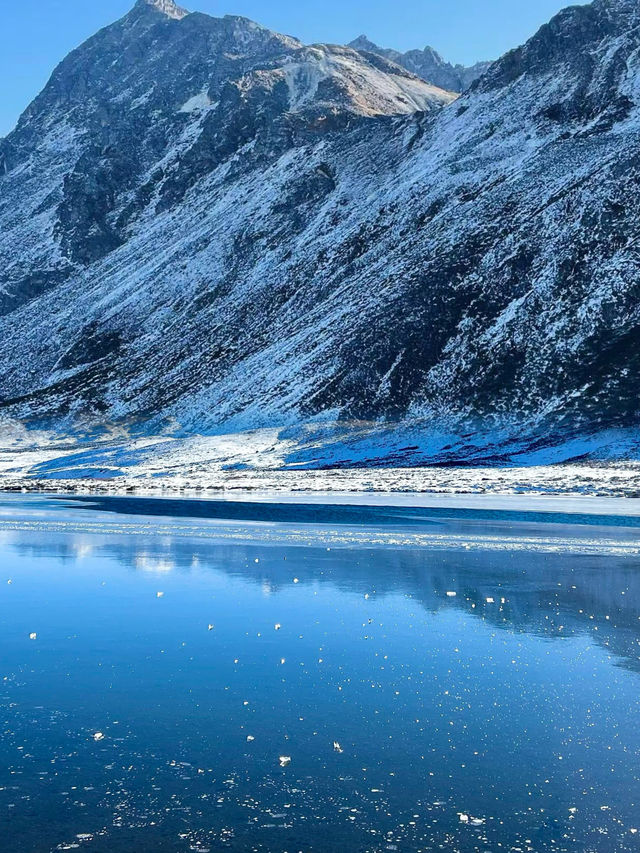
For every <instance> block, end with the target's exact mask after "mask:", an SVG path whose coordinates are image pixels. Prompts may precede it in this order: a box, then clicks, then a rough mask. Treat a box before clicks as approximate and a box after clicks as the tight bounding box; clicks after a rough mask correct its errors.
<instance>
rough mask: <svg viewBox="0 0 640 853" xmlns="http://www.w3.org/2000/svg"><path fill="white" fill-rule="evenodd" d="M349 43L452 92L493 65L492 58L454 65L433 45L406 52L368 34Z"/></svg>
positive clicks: (350, 45)
mask: <svg viewBox="0 0 640 853" xmlns="http://www.w3.org/2000/svg"><path fill="white" fill-rule="evenodd" d="M349 47H353V48H354V49H355V50H359V51H362V52H363V53H375V54H377V55H379V56H384V57H385V58H386V59H389V60H391V62H395V63H396V64H397V65H401V66H402V67H403V68H406V69H407V71H411V73H412V74H415V75H416V76H417V77H421V78H422V79H423V80H426V81H427V82H429V83H432V84H433V85H434V86H439V87H440V88H441V89H445V90H447V91H450V92H458V93H460V92H465V91H466V90H467V89H468V88H469V86H471V85H472V84H473V83H475V81H476V80H477V79H478V78H479V77H481V76H482V75H483V74H484V72H485V71H486V70H487V69H488V68H489V66H490V65H491V63H490V62H476V63H474V64H473V65H469V66H465V65H459V64H456V65H453V64H452V63H450V62H447V61H446V60H445V59H443V58H442V56H440V54H439V53H438V51H437V50H435V49H434V48H432V47H429V45H427V47H425V48H424V49H423V50H408V51H405V52H404V53H403V52H402V51H399V50H393V49H392V48H386V47H380V46H379V45H377V44H375V42H372V41H371V39H369V38H368V36H366V35H361V36H358V38H357V39H354V40H353V41H351V42H349Z"/></svg>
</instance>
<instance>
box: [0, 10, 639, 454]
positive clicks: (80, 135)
mask: <svg viewBox="0 0 640 853" xmlns="http://www.w3.org/2000/svg"><path fill="white" fill-rule="evenodd" d="M370 57H371V58H370ZM114 62H115V65H114V64H113V63H114ZM405 73H406V75H407V76H405ZM639 97H640V9H639V7H638V4H637V3H636V2H633V3H632V2H629V0H596V2H595V3H593V4H592V5H591V6H583V7H576V8H572V9H569V10H567V11H565V12H563V13H561V14H560V15H558V16H557V17H556V18H554V20H553V21H552V22H551V23H550V24H549V25H547V26H546V27H543V29H542V30H541V31H540V32H539V33H538V34H537V35H536V36H535V37H534V38H533V39H532V40H531V41H530V42H529V43H528V44H527V45H525V46H524V47H523V48H520V49H518V50H516V51H514V52H512V53H510V54H508V55H507V56H506V57H504V58H503V59H502V60H500V61H499V62H497V63H496V64H495V65H494V66H492V67H491V68H490V69H489V71H488V72H487V73H486V74H485V75H484V76H483V78H482V79H481V80H480V81H479V82H477V83H476V84H475V85H474V86H473V87H472V89H471V90H470V91H469V92H468V93H466V94H465V95H463V96H462V97H461V98H460V99H459V100H458V101H457V102H455V103H450V101H451V96H447V95H446V94H444V93H442V92H441V91H440V90H436V89H434V88H433V87H429V86H427V85H426V84H424V83H423V82H421V81H419V80H417V79H416V78H415V77H414V76H412V75H409V74H408V73H407V72H404V71H401V70H400V69H398V68H397V66H394V65H391V64H389V63H388V62H387V61H386V60H385V59H384V58H381V57H374V56H373V55H372V54H367V55H363V54H360V53H357V52H355V51H353V50H350V49H348V48H332V47H326V46H314V47H303V46H301V45H300V44H299V43H297V42H295V40H292V39H289V38H287V37H283V36H278V35H276V34H273V33H270V32H268V31H266V30H263V29H261V28H259V27H257V26H256V25H254V24H251V23H250V22H248V21H245V20H243V19H239V18H223V19H212V18H208V17H206V16H203V15H197V14H193V15H188V16H186V17H184V18H182V19H179V20H178V19H175V18H173V17H167V16H166V15H164V14H161V13H159V12H158V10H157V9H156V8H153V7H151V6H148V5H147V4H146V3H142V4H138V6H136V8H135V9H134V10H133V11H132V12H131V13H130V14H129V15H128V16H127V17H126V18H125V19H123V21H121V22H119V23H117V24H115V25H114V26H113V27H111V28H107V29H106V30H104V31H102V32H101V33H99V34H98V35H97V36H96V37H95V38H94V39H92V40H91V41H90V42H88V43H87V44H86V45H84V46H83V47H82V48H80V49H79V50H78V51H75V52H74V53H73V54H71V56H70V57H69V58H68V59H67V60H65V62H64V63H63V64H62V65H61V66H60V67H59V68H58V69H57V70H56V72H55V74H54V76H53V78H52V80H51V82H50V84H49V85H48V86H47V88H46V89H45V91H44V92H43V94H42V95H41V96H40V97H39V98H38V99H36V101H35V102H34V104H32V106H31V107H30V108H29V110H28V111H27V112H26V113H25V115H24V117H23V118H22V120H21V122H20V124H19V126H18V128H17V130H16V131H15V132H14V133H13V134H12V135H11V136H9V137H8V138H7V139H6V140H4V141H2V142H0V175H1V177H0V259H1V261H2V266H1V268H0V269H1V271H0V281H1V297H0V308H1V309H2V313H3V316H2V318H1V319H0V395H1V398H2V401H3V403H2V405H3V407H4V410H5V411H6V412H8V413H10V414H12V415H14V416H17V417H23V418H40V419H45V418H48V419H52V420H54V421H56V420H57V421H58V422H60V419H63V418H65V419H74V418H78V417H83V418H87V417H89V418H94V419H96V420H106V419H108V420H117V419H136V420H146V421H147V422H148V421H149V420H153V421H156V420H159V419H162V418H175V419H176V420H177V421H178V422H180V423H181V424H182V425H183V426H184V427H185V428H187V429H194V430H197V429H204V428H211V429H231V428H234V429H235V428H242V427H245V426H262V425H264V426H268V425H281V424H291V425H297V424H300V423H301V422H304V421H305V420H308V419H311V418H314V417H316V416H318V415H320V414H322V415H323V417H326V416H327V413H331V415H332V416H334V417H339V418H341V419H344V420H354V419H356V420H357V419H385V420H387V421H388V422H391V423H392V424H396V426H393V427H387V429H388V430H391V431H392V432H396V433H398V432H399V433H402V432H403V431H404V430H406V429H408V426H407V425H413V427H412V428H414V429H415V425H416V424H421V425H422V426H421V427H420V431H421V435H422V436H423V437H424V436H425V435H426V436H427V437H428V436H433V446H434V448H435V450H434V454H435V457H438V455H439V458H443V459H446V458H447V454H448V452H449V450H448V449H447V448H448V447H449V448H450V446H451V445H452V444H453V441H452V440H451V436H452V435H453V436H457V439H456V441H457V442H458V443H457V446H458V447H459V444H460V441H459V437H460V435H461V434H462V435H464V436H466V438H465V441H466V450H465V451H464V453H466V455H467V458H470V459H471V458H481V457H482V458H487V457H489V456H491V457H492V458H499V457H502V458H504V457H505V456H508V454H509V453H510V452H511V450H512V449H513V448H514V447H516V446H517V447H522V446H527V447H536V446H538V445H540V446H544V445H547V444H549V443H553V442H555V441H561V440H566V439H567V438H568V437H571V436H573V437H576V436H584V435H586V434H592V433H594V432H597V431H599V430H602V429H610V428H614V427H631V428H635V427H637V425H638V416H639V399H640V395H639V386H638V371H639V370H640V253H639V252H638V240H639V239H640V237H639V234H638V224H637V223H638V222H639V221H640V192H639V183H640V165H639V164H640V157H639V154H640V112H639V110H638V105H637V102H638V98H639ZM443 105H444V106H443ZM440 107H443V108H440ZM418 108H420V110H421V111H420V112H415V110H416V109H418ZM398 423H399V425H397V424H398ZM443 436H444V437H443ZM392 443H393V441H391V440H388V441H387V440H385V442H384V443H383V444H384V445H385V446H390V445H391V444H392ZM395 446H396V447H397V448H398V450H403V449H406V448H404V445H403V444H402V441H401V440H400V441H396V442H395ZM367 452H368V451H366V450H362V455H363V458H365V457H366V455H367ZM384 452H385V451H384V446H381V448H380V449H379V455H380V456H384ZM576 452H577V451H576ZM336 458H338V459H339V457H336Z"/></svg>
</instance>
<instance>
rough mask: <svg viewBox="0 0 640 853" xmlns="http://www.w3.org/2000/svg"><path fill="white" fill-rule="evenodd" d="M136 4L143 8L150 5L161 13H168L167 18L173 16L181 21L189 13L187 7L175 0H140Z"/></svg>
mask: <svg viewBox="0 0 640 853" xmlns="http://www.w3.org/2000/svg"><path fill="white" fill-rule="evenodd" d="M136 5H137V6H138V7H142V8H145V7H150V8H152V9H155V10H156V11H157V12H160V14H162V15H166V16H167V18H172V19H173V20H175V21H180V20H182V18H185V17H186V16H187V15H188V14H189V12H188V11H187V10H186V9H183V8H182V7H181V6H178V5H176V3H174V2H173V0H138V2H137V4H136Z"/></svg>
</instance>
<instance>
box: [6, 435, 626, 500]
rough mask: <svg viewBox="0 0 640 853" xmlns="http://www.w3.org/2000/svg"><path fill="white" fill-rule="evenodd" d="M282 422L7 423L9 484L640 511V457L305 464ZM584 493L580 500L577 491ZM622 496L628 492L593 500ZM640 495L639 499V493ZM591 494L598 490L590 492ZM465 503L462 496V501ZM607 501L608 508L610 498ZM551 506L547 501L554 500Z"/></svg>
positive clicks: (9, 486) (10, 487) (14, 486)
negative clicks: (136, 428) (183, 425)
mask: <svg viewBox="0 0 640 853" xmlns="http://www.w3.org/2000/svg"><path fill="white" fill-rule="evenodd" d="M283 435H286V433H282V432H281V431H279V430H277V429H266V430H255V431H250V432H244V433H237V434H233V435H221V436H199V435H194V436H189V437H180V436H176V435H160V436H140V437H136V436H132V435H130V434H128V433H127V432H125V431H119V430H114V431H112V432H110V433H108V434H105V435H102V436H100V437H98V438H96V437H87V436H80V437H69V436H60V435H57V434H55V433H48V432H45V431H27V430H25V429H24V428H23V427H21V426H19V425H17V424H10V425H5V427H4V429H3V430H1V431H0V488H1V489H5V490H13V489H27V490H46V491H57V490H63V491H68V490H73V491H93V490H96V491H100V492H114V493H117V492H124V491H129V490H132V489H133V490H136V491H137V492H140V493H147V494H160V493H163V492H170V493H178V492H192V491H193V492H201V491H209V492H215V493H228V494H232V495H239V494H245V495H246V494H252V495H254V496H255V497H260V496H262V495H265V494H273V493H277V494H278V495H279V496H280V497H281V498H284V497H286V496H287V495H296V496H298V498H299V497H300V496H301V495H302V494H306V495H307V496H313V495H319V494H322V495H325V496H326V495H332V496H333V498H332V499H333V500H339V499H340V495H347V496H349V500H350V501H353V500H354V499H356V500H362V501H367V502H369V501H370V500H371V499H372V497H374V498H375V500H376V501H377V500H378V499H379V498H381V497H382V496H384V500H385V501H387V502H388V501H389V500H392V498H391V496H392V495H396V496H397V495H399V494H402V493H405V494H406V493H411V495H412V502H413V503H414V504H416V502H417V503H420V498H419V497H418V496H419V495H422V496H423V498H424V496H428V497H429V501H430V502H433V496H434V495H439V496H440V498H439V501H440V502H443V501H445V504H444V505H446V499H447V496H456V495H457V496H460V495H463V496H465V498H464V505H467V506H474V505H477V503H476V502H478V501H481V502H482V506H483V507H485V508H501V507H502V506H503V505H504V502H503V501H500V500H499V498H500V496H510V497H509V501H508V503H509V506H516V505H517V500H516V497H515V496H523V495H525V496H537V497H542V496H555V497H554V500H553V502H552V503H553V504H555V506H557V508H558V509H560V510H563V511H565V510H567V509H568V508H569V505H568V504H567V502H566V501H563V500H561V499H560V498H561V496H566V497H567V498H571V499H572V500H571V502H570V503H571V505H572V506H576V505H577V506H578V507H581V508H582V507H584V506H586V504H587V503H588V504H589V505H590V506H591V508H592V509H593V507H595V506H596V505H600V508H599V509H597V510H595V511H598V512H601V511H611V512H623V513H625V514H631V513H633V514H636V513H637V514H640V463H637V462H600V463H599V462H590V463H586V462H585V463H583V464H558V465H537V466H527V467H524V466H513V467H491V468H489V467H431V466H429V467H382V468H380V467H377V468H374V467H349V468H328V469H315V470H313V469H312V468H311V467H307V466H305V467H304V468H300V467H299V466H298V463H292V462H291V459H296V460H297V459H299V456H300V454H299V445H298V444H297V443H296V441H295V440H294V439H293V438H291V437H283ZM576 498H578V499H579V501H578V503H577V504H576V502H575V499H576ZM593 498H607V499H611V498H618V499H624V500H622V501H614V502H611V501H610V500H607V501H605V502H604V504H603V502H602V501H598V502H595V503H594V501H593ZM633 498H638V499H639V500H637V501H635V500H633ZM587 499H590V500H588V501H587ZM546 503H547V504H548V501H547V502H546ZM456 505H460V501H459V500H456ZM604 506H607V507H608V509H603V508H602V507H604ZM548 508H549V506H548V505H546V506H545V509H548Z"/></svg>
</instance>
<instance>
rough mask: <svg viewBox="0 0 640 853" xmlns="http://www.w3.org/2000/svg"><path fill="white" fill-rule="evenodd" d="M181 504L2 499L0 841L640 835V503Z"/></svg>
mask: <svg viewBox="0 0 640 853" xmlns="http://www.w3.org/2000/svg"><path fill="white" fill-rule="evenodd" d="M174 512H175V510H174V509H172V508H171V506H169V507H167V505H163V504H157V503H156V504H155V505H154V506H152V507H149V506H148V505H145V504H135V503H133V504H132V503H128V504H124V503H117V502H116V503H114V502H111V503H109V501H100V502H98V503H97V504H94V505H92V504H87V503H82V502H80V501H72V500H70V499H62V500H60V499H54V498H52V499H45V498H32V497H22V496H20V497H4V498H3V497H0V639H1V647H0V732H1V738H0V839H2V841H1V842H0V846H1V849H3V850H5V849H6V850H7V851H16V853H48V851H56V850H69V849H81V850H86V851H100V853H107V851H108V853H125V852H126V853H152V851H153V853H164V851H190V850H194V851H201V853H203V851H206V850H210V851H224V850H231V851H269V852H270V853H271V851H273V853H298V851H303V853H342V851H353V853H369V852H370V853H377V852H378V851H392V850H398V851H406V852H407V853H409V851H410V853H417V851H432V850H446V851H461V853H467V852H468V851H483V853H486V851H492V853H498V851H535V853H542V851H576V853H586V851H595V853H608V851H615V853H617V851H627V850H630V851H636V850H640V555H639V553H638V549H640V532H639V531H638V530H637V529H636V530H634V529H632V528H631V527H629V526H627V527H612V526H611V525H609V526H607V527H604V526H602V527H601V526H592V527H589V526H588V525H585V524H584V523H583V524H580V525H576V526H569V525H567V524H566V521H567V519H566V518H563V519H562V521H563V524H557V523H555V524H550V523H548V522H549V520H548V519H547V520H542V521H541V520H540V519H538V520H537V522H536V523H535V524H529V523H527V522H526V519H522V518H517V519H514V518H511V517H508V516H506V517H501V516H500V514H499V513H498V514H494V515H492V517H491V518H485V519H483V518H478V517H477V516H475V517H473V518H469V517H465V516H459V515H456V514H455V513H454V512H452V511H451V512H449V513H448V514H449V516H451V518H449V519H448V518H446V517H444V516H443V515H442V514H438V513H429V511H426V512H424V513H423V514H421V515H420V517H419V518H418V519H416V516H415V513H409V516H410V517H409V518H407V517H404V518H403V517H398V516H397V515H395V514H393V513H391V514H389V513H386V514H385V513H384V512H383V513H382V514H381V515H376V516H375V517H369V518H368V519H366V520H364V521H363V520H362V518H360V519H359V518H356V517H354V516H353V515H349V514H348V513H347V514H346V515H345V516H344V517H341V516H340V514H339V513H338V514H336V513H335V511H333V510H332V511H331V512H330V513H328V514H327V515H326V516H325V517H322V516H316V517H314V518H311V517H304V518H303V521H301V522H300V523H299V524H296V520H295V518H293V519H285V520H283V519H282V518H281V517H278V516H277V513H276V515H275V516H274V515H273V510H267V512H268V513H269V516H268V518H267V520H266V521H265V520H264V518H265V516H260V515H259V514H258V515H257V516H256V511H255V510H252V511H251V512H249V513H248V517H247V515H246V514H244V515H243V513H242V512H240V511H239V510H238V508H237V507H235V508H234V509H233V512H230V513H229V515H232V516H233V518H232V519H231V520H230V521H229V523H227V522H226V521H225V517H224V516H225V513H224V512H223V511H220V510H219V509H217V510H216V512H215V514H214V515H215V518H209V517H203V513H202V511H200V510H199V511H198V512H196V510H195V509H194V510H193V512H187V513H186V515H182V516H180V517H176V516H175V514H174V515H172V513H174ZM149 513H152V514H149ZM205 515H206V513H205ZM618 521H619V523H620V524H624V523H625V520H624V519H619V520H618ZM482 536H484V539H482V540H481V539H480V537H482ZM476 541H481V542H482V544H481V547H475V546H474V545H473V543H474V542H476ZM581 543H583V544H581ZM9 581H10V583H9ZM159 593H160V594H161V595H160V596H159ZM452 593H455V595H453V594H452ZM276 626H279V627H278V628H276ZM33 633H35V634H36V635H37V636H36V638H35V639H30V635H31V634H33ZM98 733H100V734H101V737H98V738H96V735H98ZM281 757H282V758H287V759H290V761H287V762H282V763H283V764H285V765H286V766H281V761H280V758H281ZM634 829H637V830H638V832H633V830H634Z"/></svg>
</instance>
